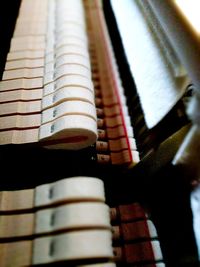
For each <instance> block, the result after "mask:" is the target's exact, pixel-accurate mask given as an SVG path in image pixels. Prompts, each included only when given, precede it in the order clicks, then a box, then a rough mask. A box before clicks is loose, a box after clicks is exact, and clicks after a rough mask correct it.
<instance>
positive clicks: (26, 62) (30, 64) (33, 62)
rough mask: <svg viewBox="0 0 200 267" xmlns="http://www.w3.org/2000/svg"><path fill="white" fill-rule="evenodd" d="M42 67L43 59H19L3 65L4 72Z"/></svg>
mask: <svg viewBox="0 0 200 267" xmlns="http://www.w3.org/2000/svg"><path fill="white" fill-rule="evenodd" d="M43 66H44V59H43V58H39V59H37V58H36V59H21V60H13V61H7V62H6V65H5V70H14V69H26V68H40V67H43Z"/></svg>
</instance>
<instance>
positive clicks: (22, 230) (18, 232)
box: [0, 202, 111, 242]
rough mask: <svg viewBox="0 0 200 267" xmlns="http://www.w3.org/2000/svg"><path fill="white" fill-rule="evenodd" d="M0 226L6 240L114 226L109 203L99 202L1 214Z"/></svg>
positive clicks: (2, 238)
mask: <svg viewBox="0 0 200 267" xmlns="http://www.w3.org/2000/svg"><path fill="white" fill-rule="evenodd" d="M0 226H1V227H0V241H4V242H5V241H6V242H8V241H9V240H12V239H13V238H15V240H16V239H17V238H18V239H19V238H22V237H23V238H26V239H28V238H30V237H32V238H33V237H36V236H37V235H44V234H47V233H48V234H53V233H58V232H68V231H75V230H76V231H77V230H80V229H82V230H84V229H90V228H91V229H94V228H96V229H108V230H111V226H110V218H109V207H108V206H107V205H106V204H104V203H97V202H96V203H95V202H80V203H70V204H66V205H62V206H59V207H54V208H47V209H42V210H39V211H36V212H33V213H26V214H14V215H13V214H12V215H1V222H0ZM17 226H20V227H17Z"/></svg>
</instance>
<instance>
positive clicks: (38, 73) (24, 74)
mask: <svg viewBox="0 0 200 267" xmlns="http://www.w3.org/2000/svg"><path fill="white" fill-rule="evenodd" d="M43 73H44V69H43V68H34V69H28V68H27V69H17V70H6V71H4V73H3V80H14V79H18V78H27V79H32V78H40V77H43Z"/></svg>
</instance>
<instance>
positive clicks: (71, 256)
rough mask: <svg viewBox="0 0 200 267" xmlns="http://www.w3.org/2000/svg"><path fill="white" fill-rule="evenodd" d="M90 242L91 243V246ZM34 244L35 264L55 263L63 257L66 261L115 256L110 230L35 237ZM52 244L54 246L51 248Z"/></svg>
mask: <svg viewBox="0 0 200 267" xmlns="http://www.w3.org/2000/svg"><path fill="white" fill-rule="evenodd" d="M97 240H98V242H96V241H97ZM52 244H53V245H52ZM69 244H70V245H69ZM88 244H90V245H89V247H88ZM33 245H34V250H33V264H42V263H51V262H52V263H54V262H57V261H60V260H61V259H62V260H65V261H69V260H70V261H72V260H77V259H79V260H81V259H93V260H94V259H104V260H105V259H110V258H112V256H113V252H112V245H111V232H110V230H87V231H86V230H84V231H79V232H78V231H77V232H70V233H67V234H62V235H57V236H55V237H42V238H37V239H35V240H34V242H33ZM52 246H53V248H52V249H50V247H52ZM66 247H67V248H68V249H67V250H66ZM49 249H50V255H49V254H48V252H49ZM45 252H46V253H45Z"/></svg>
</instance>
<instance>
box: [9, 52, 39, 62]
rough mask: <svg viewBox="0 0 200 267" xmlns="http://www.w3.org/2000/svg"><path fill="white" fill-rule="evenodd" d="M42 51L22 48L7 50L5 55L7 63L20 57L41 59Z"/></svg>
mask: <svg viewBox="0 0 200 267" xmlns="http://www.w3.org/2000/svg"><path fill="white" fill-rule="evenodd" d="M43 58H44V51H41V50H28V49H27V50H24V51H15V52H9V53H8V55H7V63H8V62H9V61H11V60H12V61H13V60H21V59H43Z"/></svg>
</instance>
